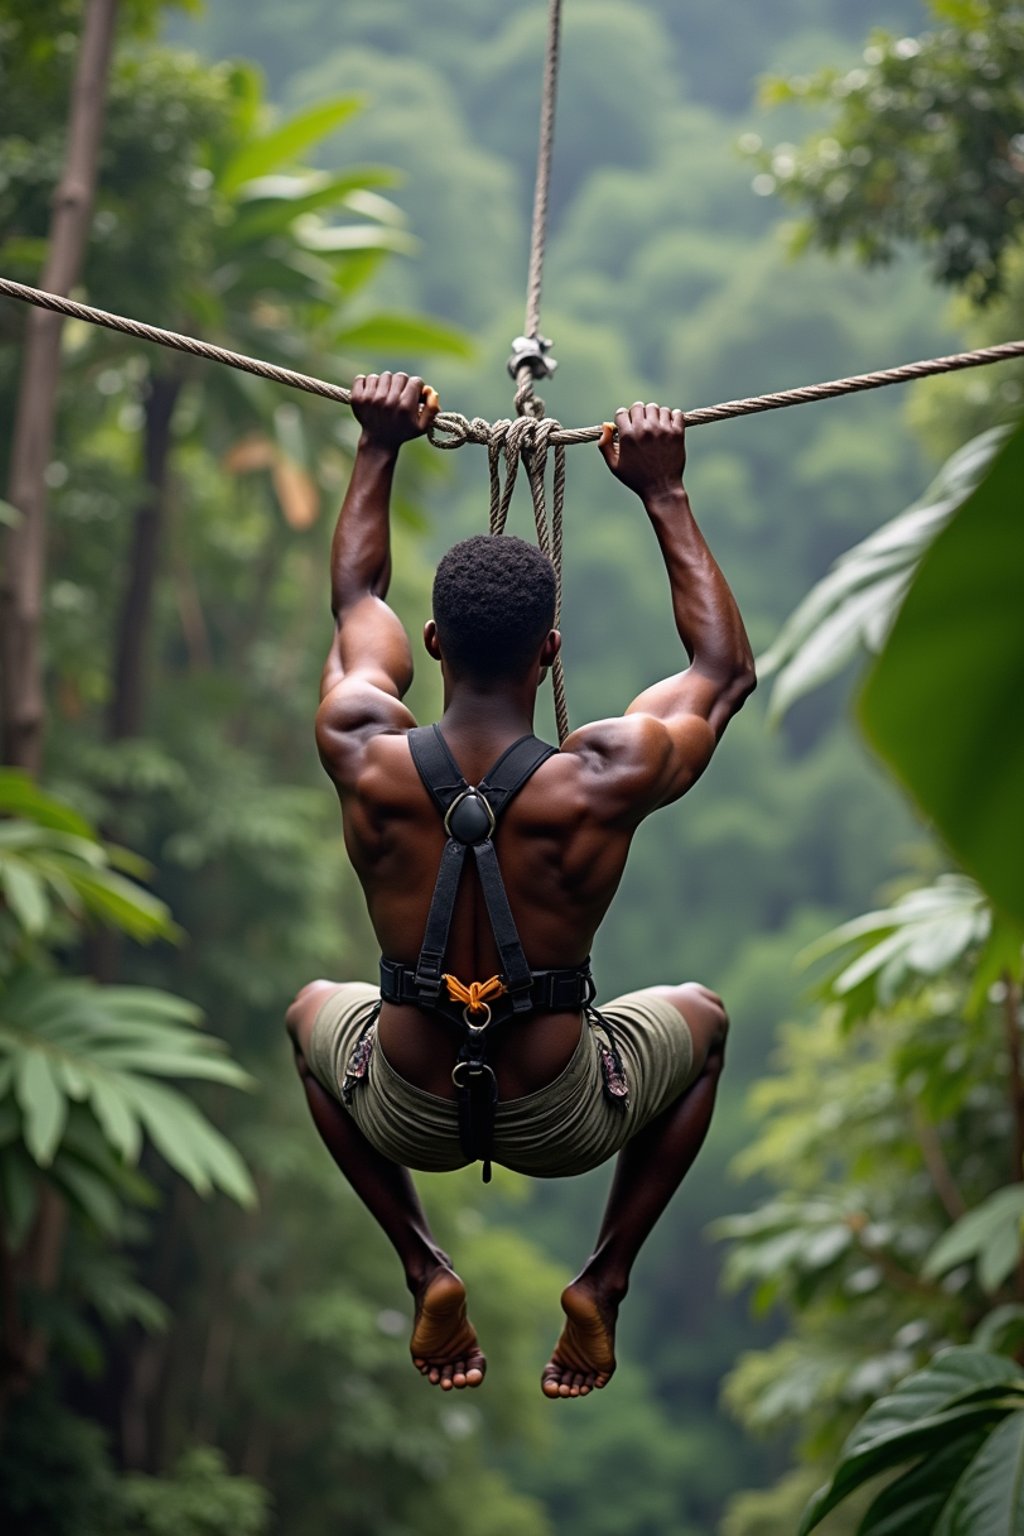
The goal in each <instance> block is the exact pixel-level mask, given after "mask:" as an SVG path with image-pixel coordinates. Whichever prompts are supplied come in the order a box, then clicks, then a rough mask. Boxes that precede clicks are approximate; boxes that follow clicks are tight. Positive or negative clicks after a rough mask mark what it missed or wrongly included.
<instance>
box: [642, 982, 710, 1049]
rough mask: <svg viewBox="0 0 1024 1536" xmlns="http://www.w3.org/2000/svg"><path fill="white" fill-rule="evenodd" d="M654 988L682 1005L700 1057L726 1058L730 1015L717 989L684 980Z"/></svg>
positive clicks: (676, 1003)
mask: <svg viewBox="0 0 1024 1536" xmlns="http://www.w3.org/2000/svg"><path fill="white" fill-rule="evenodd" d="M653 990H655V991H657V992H659V993H660V994H661V995H662V996H663V997H666V998H668V999H669V1000H670V1001H671V1002H672V1003H673V1005H674V1006H675V1007H676V1008H677V1009H678V1011H679V1013H680V1015H681V1016H682V1019H683V1022H684V1023H685V1024H686V1027H687V1029H688V1030H689V1032H690V1039H691V1040H692V1042H693V1049H694V1055H695V1057H696V1058H697V1059H698V1060H699V1061H703V1062H706V1063H708V1064H713V1065H715V1066H717V1068H718V1069H719V1070H720V1069H721V1066H722V1063H723V1061H724V1060H725V1042H726V1040H727V1038H728V1035H729V1015H728V1014H727V1013H726V1011H725V1004H724V1003H723V1002H722V999H721V998H720V997H719V995H718V993H717V992H712V990H711V988H710V987H705V986H704V985H703V984H702V983H701V982H699V981H686V982H682V983H681V984H680V985H679V986H675V987H656V988H654V989H653Z"/></svg>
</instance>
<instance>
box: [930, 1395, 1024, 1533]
mask: <svg viewBox="0 0 1024 1536" xmlns="http://www.w3.org/2000/svg"><path fill="white" fill-rule="evenodd" d="M934 1531H935V1536H1024V1410H1020V1411H1018V1412H1017V1413H1013V1414H1011V1415H1010V1417H1009V1418H1007V1419H1005V1420H1004V1421H1003V1423H1002V1424H1000V1425H998V1426H997V1427H996V1428H995V1429H994V1430H993V1431H992V1433H991V1435H989V1437H988V1440H987V1441H986V1442H985V1444H984V1445H983V1446H982V1448H981V1450H980V1451H979V1452H978V1454H977V1455H976V1456H975V1458H974V1460H973V1461H972V1462H971V1463H970V1465H969V1466H968V1467H967V1468H966V1470H965V1471H964V1472H963V1474H962V1476H961V1478H960V1480H959V1482H958V1483H957V1485H956V1487H955V1488H954V1490H953V1492H952V1494H951V1496H950V1499H949V1502H948V1503H947V1505H946V1507H945V1509H944V1510H943V1513H942V1519H941V1520H940V1521H939V1523H938V1525H936V1526H935V1528H934Z"/></svg>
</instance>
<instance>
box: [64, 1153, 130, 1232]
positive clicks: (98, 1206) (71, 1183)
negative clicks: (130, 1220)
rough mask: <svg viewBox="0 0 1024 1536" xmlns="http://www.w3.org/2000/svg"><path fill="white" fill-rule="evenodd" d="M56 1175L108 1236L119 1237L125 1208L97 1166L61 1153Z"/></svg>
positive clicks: (86, 1214)
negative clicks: (88, 1164)
mask: <svg viewBox="0 0 1024 1536" xmlns="http://www.w3.org/2000/svg"><path fill="white" fill-rule="evenodd" d="M54 1175H55V1178H56V1180H57V1182H58V1183H59V1185H60V1187H61V1188H62V1189H63V1191H64V1192H65V1194H66V1195H68V1197H69V1198H70V1200H71V1202H72V1204H73V1205H75V1206H77V1208H78V1209H79V1211H81V1212H82V1214H83V1215H85V1216H86V1217H87V1218H88V1219H89V1220H90V1221H92V1222H94V1223H95V1225H96V1226H97V1227H98V1228H99V1230H100V1231H101V1232H102V1233H103V1235H104V1236H105V1237H117V1236H119V1234H120V1231H121V1222H122V1215H123V1212H122V1207H121V1201H120V1200H119V1199H118V1196H117V1191H116V1190H115V1188H114V1187H113V1185H112V1184H111V1183H110V1180H109V1179H105V1178H104V1177H103V1176H102V1174H98V1173H97V1172H96V1171H95V1170H94V1169H92V1168H87V1167H86V1166H85V1165H84V1164H83V1163H80V1162H78V1161H77V1160H76V1159H74V1158H70V1157H64V1156H61V1157H60V1158H59V1159H58V1160H57V1164H56V1167H55V1169H54Z"/></svg>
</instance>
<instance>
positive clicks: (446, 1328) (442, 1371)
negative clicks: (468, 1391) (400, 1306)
mask: <svg viewBox="0 0 1024 1536" xmlns="http://www.w3.org/2000/svg"><path fill="white" fill-rule="evenodd" d="M409 1348H410V1350H411V1351H412V1363H413V1365H414V1366H415V1367H416V1369H417V1370H418V1371H421V1372H422V1373H423V1375H424V1376H426V1378H427V1380H428V1381H430V1382H432V1383H433V1385H434V1386H435V1387H437V1386H439V1387H440V1388H441V1390H442V1392H450V1391H451V1390H452V1388H453V1387H478V1386H479V1385H480V1383H481V1382H482V1381H483V1379H484V1372H485V1371H486V1369H487V1361H486V1359H485V1358H484V1356H483V1354H482V1353H481V1351H480V1348H479V1346H478V1344H477V1339H476V1329H475V1328H474V1327H473V1325H472V1323H471V1322H470V1321H469V1318H468V1317H467V1316H466V1287H465V1286H464V1285H463V1283H462V1281H461V1280H460V1279H459V1277H458V1275H457V1274H455V1273H454V1271H452V1270H450V1269H437V1270H435V1271H434V1273H433V1274H432V1275H431V1277H430V1279H429V1280H428V1281H427V1282H426V1284H425V1285H424V1287H423V1289H422V1290H421V1291H420V1292H419V1293H418V1294H417V1296H416V1321H415V1323H414V1324H413V1330H412V1340H411V1342H410V1344H409Z"/></svg>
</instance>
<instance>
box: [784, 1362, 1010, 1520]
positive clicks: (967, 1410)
mask: <svg viewBox="0 0 1024 1536" xmlns="http://www.w3.org/2000/svg"><path fill="white" fill-rule="evenodd" d="M1007 1416H1010V1418H1013V1419H1017V1418H1019V1419H1021V1420H1022V1422H1024V1376H1022V1374H1021V1369H1020V1367H1019V1366H1018V1365H1017V1363H1016V1361H1014V1360H1011V1359H1009V1358H1008V1357H1006V1356H1002V1355H990V1354H986V1353H984V1352H983V1351H981V1350H976V1349H967V1348H963V1349H949V1350H945V1351H943V1352H942V1353H941V1354H939V1355H937V1356H936V1357H935V1359H934V1360H933V1361H932V1362H931V1364H930V1365H928V1366H927V1367H926V1368H925V1369H924V1370H923V1371H918V1372H916V1373H915V1374H914V1375H912V1376H909V1377H907V1379H906V1380H905V1381H903V1382H901V1383H900V1385H899V1386H898V1387H897V1388H896V1390H895V1392H892V1393H889V1394H888V1395H887V1396H886V1397H883V1398H880V1399H879V1400H878V1402H876V1403H874V1404H873V1405H872V1406H871V1408H869V1409H868V1411H867V1413H866V1414H865V1415H864V1417H863V1418H862V1419H861V1420H860V1422H859V1424H857V1425H856V1426H855V1427H854V1429H853V1430H852V1432H851V1433H850V1435H849V1436H848V1438H847V1440H846V1442H845V1444H844V1445H843V1448H842V1451H841V1453H840V1460H839V1465H838V1467H837V1468H836V1471H835V1474H834V1475H833V1477H832V1481H831V1482H830V1483H828V1484H827V1485H826V1486H825V1487H824V1488H822V1489H821V1490H820V1491H819V1492H818V1493H817V1494H816V1495H815V1497H814V1498H813V1499H812V1500H811V1502H810V1504H809V1505H808V1507H807V1510H806V1512H805V1514H804V1518H803V1520H802V1522H801V1525H800V1532H799V1536H807V1533H808V1532H809V1531H812V1530H814V1529H815V1527H816V1526H818V1525H820V1523H821V1521H822V1520H824V1518H825V1516H826V1515H827V1514H829V1513H830V1512H831V1511H832V1510H833V1509H835V1508H836V1506H837V1505H838V1504H841V1503H842V1502H843V1500H844V1499H846V1498H847V1497H848V1496H849V1495H850V1494H851V1493H853V1492H854V1491H855V1490H856V1489H857V1488H859V1487H861V1486H862V1484H864V1483H866V1482H868V1481H869V1480H870V1479H872V1478H874V1477H876V1476H878V1475H879V1474H880V1473H883V1472H887V1471H891V1470H893V1469H894V1468H896V1467H899V1466H902V1465H905V1464H906V1463H907V1462H915V1463H917V1464H918V1465H919V1466H930V1465H931V1464H932V1463H933V1462H935V1464H936V1466H937V1468H938V1469H940V1470H941V1477H942V1479H943V1480H944V1482H945V1487H946V1489H947V1490H948V1491H949V1492H950V1497H951V1498H952V1497H954V1496H955V1493H956V1490H957V1489H960V1488H962V1487H963V1486H964V1479H965V1478H968V1479H972V1485H973V1486H974V1492H973V1493H972V1495H971V1503H972V1505H973V1507H976V1508H978V1507H982V1502H983V1499H984V1498H985V1497H988V1498H989V1499H990V1500H991V1499H992V1498H993V1497H997V1496H994V1495H992V1493H991V1490H990V1491H989V1494H987V1495H983V1494H982V1492H981V1490H980V1488H979V1487H978V1486H977V1485H976V1484H973V1476H974V1475H975V1474H974V1469H976V1468H978V1469H980V1470H981V1476H982V1481H983V1482H985V1483H988V1482H989V1480H990V1479H989V1476H988V1475H987V1473H986V1471H985V1469H987V1468H989V1467H990V1465H991V1459H990V1458H989V1457H987V1456H986V1451H987V1448H988V1445H989V1444H990V1437H991V1435H992V1434H993V1432H994V1431H996V1430H997V1428H998V1427H999V1426H1000V1424H1001V1423H1002V1422H1003V1421H1006V1420H1007ZM968 1441H972V1442H973V1443H974V1446H975V1451H974V1455H973V1457H972V1458H971V1459H970V1461H966V1465H964V1464H963V1463H962V1464H961V1469H959V1476H958V1478H957V1480H956V1482H955V1483H954V1482H953V1480H952V1478H951V1477H950V1476H949V1473H950V1464H949V1460H948V1458H949V1456H950V1453H951V1448H952V1447H953V1446H954V1445H958V1444H959V1445H960V1446H961V1447H962V1448H963V1449H966V1444H965V1443H966V1442H968ZM965 1460H966V1458H965ZM939 1475H940V1474H939V1472H937V1474H936V1477H935V1479H934V1481H933V1486H934V1487H937V1486H938V1482H939ZM900 1481H901V1483H902V1491H903V1493H904V1494H905V1496H906V1498H907V1499H908V1501H911V1500H912V1501H913V1502H914V1503H915V1504H919V1502H920V1499H921V1497H922V1490H923V1489H926V1488H927V1486H928V1482H929V1479H928V1477H927V1475H926V1474H922V1476H921V1477H919V1478H911V1477H904V1478H903V1479H901V1480H900ZM896 1486H897V1485H896V1484H894V1485H892V1487H893V1488H895V1487H896ZM942 1507H943V1514H942V1519H943V1520H945V1519H946V1514H945V1509H946V1507H947V1506H946V1505H945V1504H944V1505H943V1506H942ZM872 1510H873V1511H874V1512H875V1514H876V1515H877V1516H878V1519H879V1527H878V1529H877V1531H876V1528H875V1527H874V1526H873V1525H871V1524H869V1523H868V1521H867V1520H866V1519H865V1521H864V1522H863V1523H862V1525H861V1527H860V1532H861V1536H881V1533H882V1532H889V1533H893V1532H898V1531H901V1530H902V1531H906V1532H907V1533H908V1536H909V1532H910V1531H911V1530H913V1529H914V1528H913V1526H911V1525H908V1524H907V1523H906V1521H904V1523H903V1525H902V1527H901V1525H900V1523H899V1521H898V1519H897V1514H896V1497H895V1495H893V1494H892V1493H890V1497H889V1498H888V1499H887V1500H885V1501H884V1502H883V1501H880V1500H876V1502H875V1504H874V1505H873V1506H872ZM935 1512H936V1511H935V1510H934V1509H933V1510H932V1513H933V1514H934V1513H935ZM883 1522H884V1523H883ZM918 1529H920V1530H921V1531H922V1532H923V1531H925V1530H935V1529H937V1528H936V1527H934V1526H932V1525H922V1526H920V1527H918ZM943 1529H944V1536H981V1530H980V1528H979V1529H975V1528H974V1527H972V1526H970V1525H964V1524H960V1523H957V1524H950V1525H947V1526H945V1527H944V1528H943ZM997 1529H998V1530H999V1532H1000V1536H1017V1532H1018V1531H1019V1530H1022V1529H1024V1527H1021V1526H1019V1525H1018V1524H1016V1523H1014V1524H1011V1525H1003V1526H1001V1527H996V1526H989V1527H987V1528H986V1530H985V1536H995V1531H996V1530H997Z"/></svg>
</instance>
